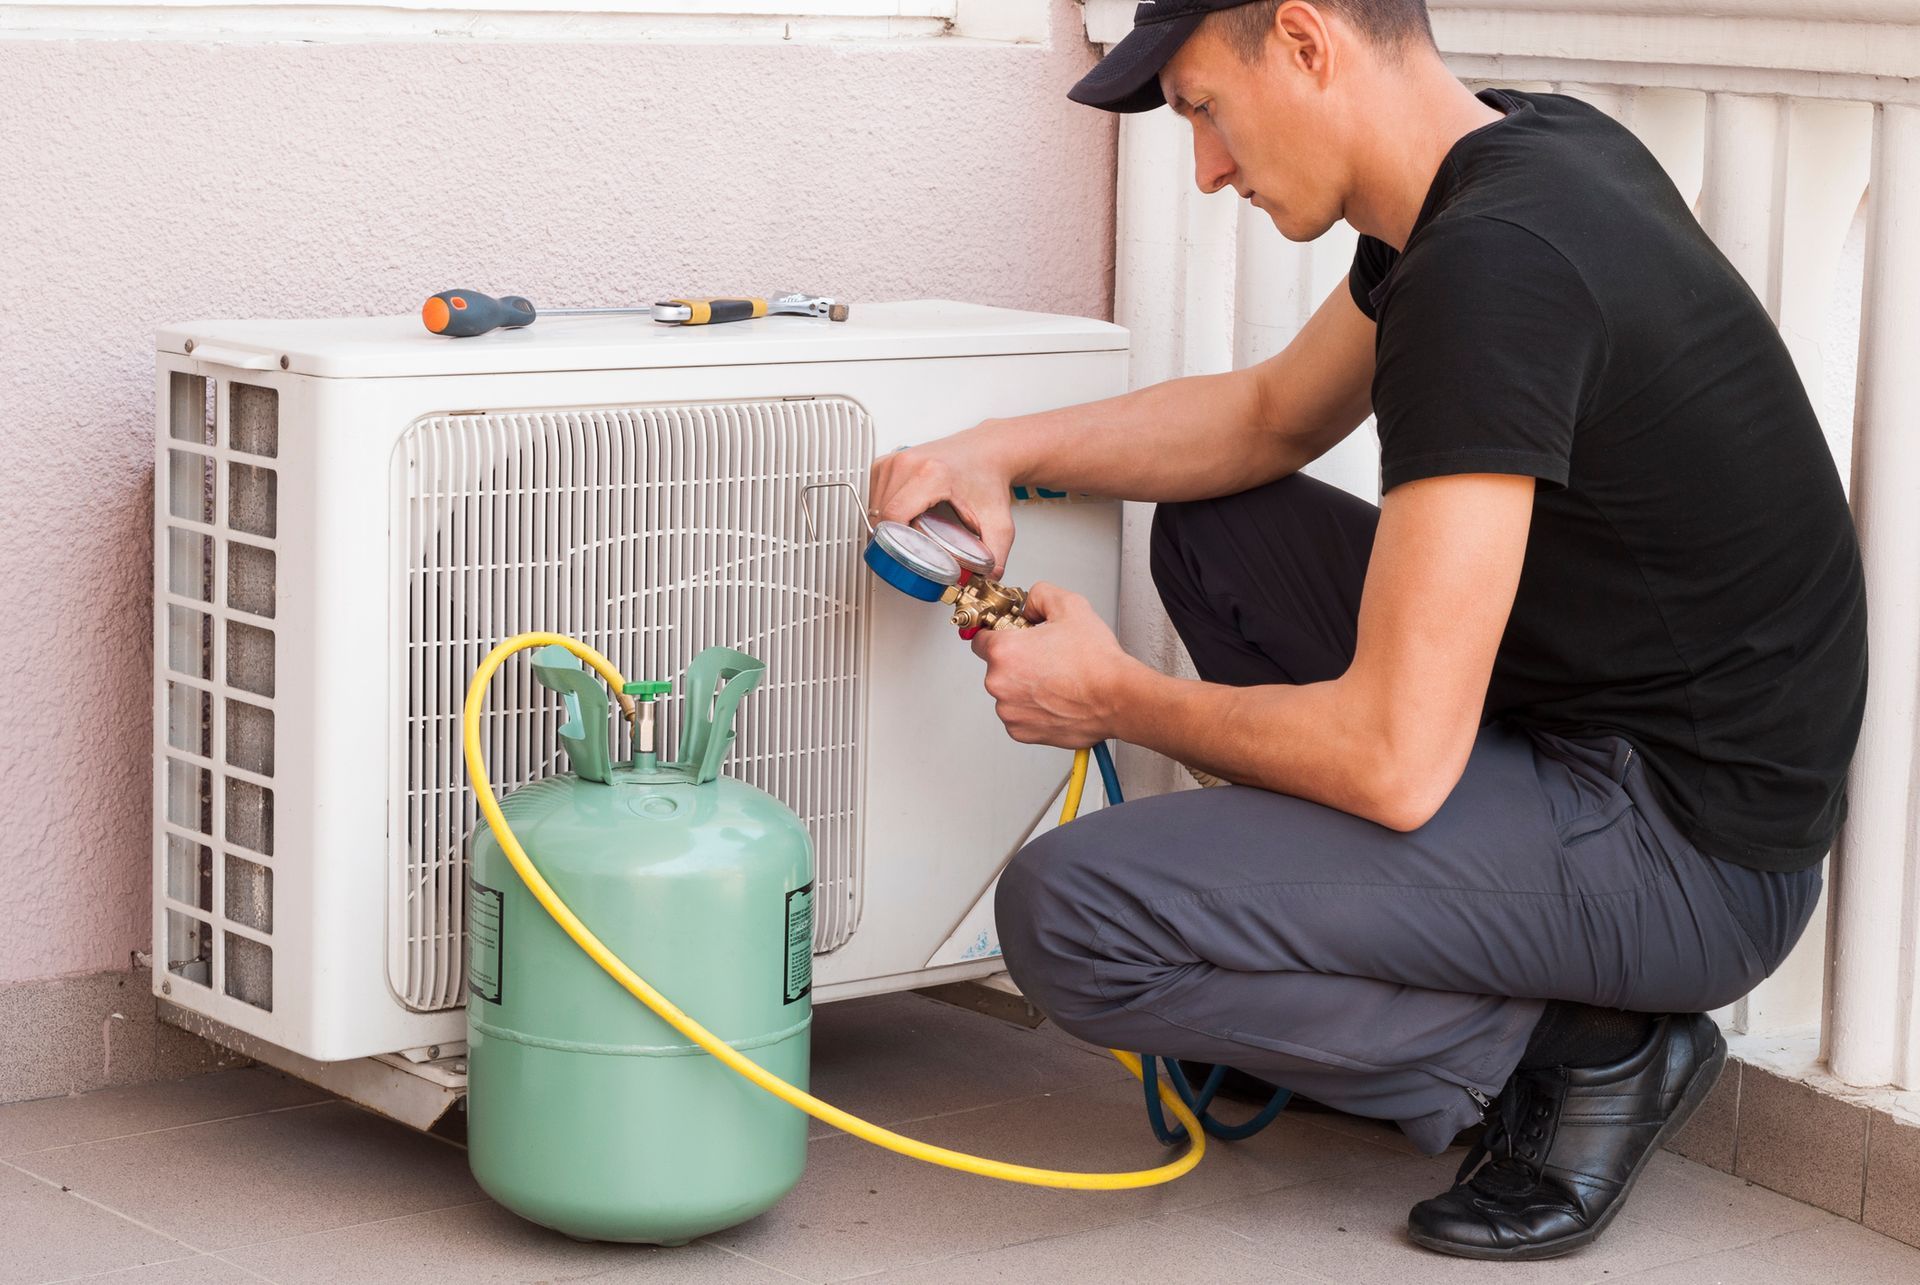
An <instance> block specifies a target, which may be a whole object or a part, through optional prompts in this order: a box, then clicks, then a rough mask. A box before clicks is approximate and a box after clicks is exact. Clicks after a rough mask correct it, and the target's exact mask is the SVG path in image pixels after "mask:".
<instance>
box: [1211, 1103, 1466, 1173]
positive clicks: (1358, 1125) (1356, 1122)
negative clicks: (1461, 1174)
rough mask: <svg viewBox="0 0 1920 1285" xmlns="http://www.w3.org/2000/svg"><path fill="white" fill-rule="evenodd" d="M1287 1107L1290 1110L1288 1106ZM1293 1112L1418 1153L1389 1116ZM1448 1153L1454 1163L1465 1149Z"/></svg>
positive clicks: (1335, 1129) (1354, 1135)
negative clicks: (1373, 1118) (1383, 1117)
mask: <svg viewBox="0 0 1920 1285" xmlns="http://www.w3.org/2000/svg"><path fill="white" fill-rule="evenodd" d="M1229 1109H1231V1108H1229ZM1288 1109H1289V1110H1292V1108H1291V1107H1289V1108H1288ZM1294 1114H1295V1116H1296V1118H1298V1119H1299V1120H1300V1121H1301V1123H1303V1124H1310V1125H1313V1126H1314V1127H1315V1128H1318V1129H1327V1130H1330V1131H1332V1132H1334V1133H1340V1134H1345V1135H1346V1136H1347V1137H1350V1138H1357V1139H1359V1140H1360V1141H1362V1142H1370V1143H1372V1144H1373V1145H1374V1146H1376V1147H1385V1148H1386V1149H1387V1150H1389V1151H1393V1152H1397V1153H1398V1154H1400V1155H1403V1156H1417V1155H1419V1154H1420V1152H1419V1151H1418V1150H1417V1149H1416V1148H1415V1147H1414V1145H1413V1143H1412V1142H1411V1141H1409V1140H1408V1138H1407V1135H1406V1134H1404V1133H1402V1132H1401V1131H1400V1126H1399V1125H1397V1124H1395V1123H1393V1121H1391V1120H1369V1119H1367V1118H1366V1117H1365V1116H1358V1115H1348V1114H1347V1113H1346V1112H1344V1111H1297V1112H1295V1113H1294ZM1236 1118H1237V1117H1236ZM1450 1154H1452V1155H1453V1156H1454V1157H1455V1159H1454V1163H1455V1164H1456V1165H1457V1164H1459V1163H1460V1161H1459V1157H1460V1156H1462V1155H1464V1154H1465V1150H1464V1148H1457V1149H1454V1150H1453V1151H1452V1152H1451V1153H1450Z"/></svg>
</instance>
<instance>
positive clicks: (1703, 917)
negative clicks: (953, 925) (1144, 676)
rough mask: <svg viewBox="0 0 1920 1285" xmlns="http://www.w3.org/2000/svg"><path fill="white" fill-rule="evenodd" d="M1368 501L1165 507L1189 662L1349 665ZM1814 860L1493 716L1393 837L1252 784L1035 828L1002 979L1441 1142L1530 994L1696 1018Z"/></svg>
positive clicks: (1162, 570) (1368, 530)
mask: <svg viewBox="0 0 1920 1285" xmlns="http://www.w3.org/2000/svg"><path fill="white" fill-rule="evenodd" d="M1377 516H1378V510H1376V509H1375V508H1374V507H1373V506H1372V505H1369V504H1366V503H1365V502H1363V501H1361V500H1358V499H1355V498H1354V497H1352V496H1349V495H1347V494H1346V493H1344V492H1341V491H1338V490H1336V489H1334V488H1332V487H1328V486H1326V485H1324V484H1322V483H1319V482H1317V481H1315V480H1313V479H1311V478H1307V477H1304V476H1295V477H1289V478H1286V479H1282V480H1281V481H1279V482H1275V483H1272V484H1269V485H1266V486H1262V487H1258V488H1255V489H1254V490H1251V491H1245V492H1242V493H1240V494H1238V495H1232V496H1226V497H1223V498H1220V499H1215V500H1205V501H1189V502H1183V503H1179V504H1163V505H1161V506H1160V507H1159V510H1158V512H1157V513H1156V515H1155V518H1154V526H1153V539H1152V567H1153V574H1154V580H1155V583H1156V585H1157V586H1158V588H1159V590H1160V594H1161V597H1162V600H1163V601H1164V602H1165V604H1166V607H1167V610H1168V613H1169V615H1170V616H1171V617H1172V619H1173V622H1174V625H1175V627H1176V628H1177V629H1178V630H1179V632H1180V635H1181V637H1182V639H1183V640H1184V641H1185V642H1186V644H1187V648H1188V650H1189V652H1190V653H1191V654H1192V656H1193V659H1194V663H1195V666H1196V667H1197V669H1198V670H1199V673H1200V676H1201V677H1202V678H1204V679H1206V680H1208V681H1211V682H1221V683H1228V684H1234V685H1242V686H1244V685H1249V684H1254V683H1309V682H1316V681H1321V680H1325V679H1331V678H1334V677H1336V676H1338V675H1339V674H1340V673H1341V672H1343V671H1344V670H1345V669H1346V667H1347V665H1348V663H1349V661H1350V660H1351V658H1352V655H1353V637H1354V621H1355V617H1356V615H1357V613H1358V609H1359V601H1360V585H1361V582H1362V580H1363V579H1364V577H1365V573H1366V564H1367V557H1368V554H1369V552H1370V551H1371V547H1372V539H1373V529H1374V523H1375V520H1376V518H1377ZM1819 890H1820V874H1819V870H1818V868H1817V867H1816V868H1814V869H1812V870H1807V871H1802V872H1798V873H1794V874H1771V873H1764V872H1760V871H1755V870H1749V869H1746V868H1744V867H1741V866H1736V865H1732V864H1730V863H1726V862H1722V861H1718V860H1715V859H1713V858H1710V857H1707V856H1704V855H1702V854H1701V853H1700V852H1699V851H1697V850H1696V849H1695V848H1694V847H1693V845H1692V844H1690V843H1689V842H1688V841H1687V840H1686V839H1684V838H1682V837H1681V835H1680V833H1679V831H1678V830H1677V829H1676V828H1675V827H1674V825H1673V823H1672V822H1671V821H1670V820H1669V819H1668V818H1667V816H1666V815H1665V814H1664V813H1663V812H1662V810H1661V807H1660V805H1659V803H1658V802H1657V801H1656V799H1655V798H1654V796H1653V794H1652V793H1651V791H1650V790H1649V788H1648V784H1647V777H1646V774H1645V771H1644V767H1643V764H1642V762H1641V760H1640V756H1639V755H1638V754H1637V753H1636V752H1635V750H1634V749H1633V747H1631V746H1630V745H1629V744H1628V743H1627V742H1626V741H1625V740H1623V739H1621V738H1619V737H1616V736H1596V737H1590V738H1581V739H1578V740H1574V739H1568V738H1563V737H1559V736H1553V735H1548V734H1544V733H1541V732H1528V731H1522V730H1520V729H1517V728H1515V727H1512V726H1509V725H1507V724H1504V723H1499V722H1494V723H1489V724H1488V725H1486V726H1485V727H1483V728H1481V730H1480V733H1479V735H1478V738H1477V739H1476V741H1475V743H1474V747H1473V753H1472V755H1471V757H1470V759H1469V761H1468V763H1467V767H1466V771H1465V773H1464V774H1463V775H1462V777H1461V779H1460V782H1459V784H1458V785H1457V786H1456V787H1455V788H1454V790H1453V793H1452V794H1451V795H1450V796H1449V797H1448V799H1447V801H1446V803H1445V804H1444V805H1442V807H1441V808H1440V810H1439V812H1438V813H1436V814H1435V815H1434V817H1433V818H1432V820H1430V821H1428V822H1427V824H1426V825H1424V826H1422V827H1420V828H1419V829H1418V830H1415V831H1412V832H1411V833H1401V832H1398V831H1394V830H1390V829H1387V828H1385V827H1383V826H1379V825H1375V824H1374V823H1372V822H1370V821H1365V820H1362V819H1360V818H1358V817H1355V816H1351V815H1349V814H1347V813H1344V812H1340V811H1338V810H1336V809H1333V808H1329V807H1324V806H1322V805H1320V804H1317V803H1309V802H1307V801H1305V800H1303V799H1297V798H1293V797H1291V796H1288V795H1284V794H1275V793H1272V792H1269V791H1266V790H1259V789H1253V788H1248V787H1243V786H1226V787H1223V788H1219V789H1208V790H1192V791H1184V792H1181V793H1176V794H1170V795H1162V796H1159V797H1155V798H1147V799H1137V800H1134V801H1132V802H1129V803H1127V804H1125V805H1124V806H1123V807H1119V808H1113V809H1102V810H1099V811H1096V812H1091V813H1088V814H1087V815H1085V816H1084V817H1082V818H1081V819H1080V820H1078V821H1076V822H1075V823H1073V824H1072V825H1068V826H1063V827H1061V828H1060V829H1058V830H1054V831H1051V832H1049V833H1047V834H1045V835H1043V836H1041V837H1040V838H1039V839H1037V840H1035V841H1034V842H1033V843H1031V844H1029V845H1027V847H1026V848H1025V849H1023V850H1022V851H1021V853H1020V854H1019V855H1018V856H1017V857H1016V858H1015V859H1014V861H1013V863H1012V864H1011V865H1010V866H1009V867H1008V869H1007V871H1006V873H1005V875H1004V876H1003V877H1002V878H1001V881H1000V889H999V894H998V899H997V902H996V913H997V916H998V923H999V930H1000V935H1001V941H1002V944H1003V947H1004V949H1005V953H1006V959H1007V966H1008V968H1009V969H1010V971H1011V972H1012V974H1013V977H1014V980H1015V981H1016V982H1017V983H1018V984H1019V985H1020V987H1021V989H1022V990H1023V991H1025V992H1026V994H1027V995H1028V997H1029V998H1031V999H1032V1000H1033V1001H1034V1002H1035V1003H1036V1004H1037V1005H1039V1007H1040V1008H1041V1009H1042V1010H1043V1011H1045V1012H1046V1013H1047V1014H1048V1016H1049V1017H1051V1018H1052V1019H1053V1020H1054V1021H1055V1022H1056V1023H1058V1024H1059V1025H1060V1026H1061V1027H1062V1028H1064V1029H1065V1030H1067V1031H1069V1032H1071V1033H1072V1034H1074V1035H1077V1036H1079V1037H1080V1038H1082V1039H1085V1040H1088V1041H1090V1042H1092V1043H1095V1044H1101V1045H1106V1046H1110V1047H1115V1048H1125V1049H1134V1050H1138V1051H1141V1052H1147V1053H1156V1054H1162V1055H1167V1056H1174V1057H1181V1058H1190V1059H1194V1060H1198V1061H1204V1062H1224V1063H1227V1064H1229V1065H1232V1066H1236V1067H1239V1068H1241V1069H1243V1070H1246V1071H1249V1072H1252V1073H1253V1074H1255V1075H1259V1076H1261V1077H1263V1078H1265V1079H1268V1080H1271V1081H1274V1082H1275V1083H1278V1084H1281V1085H1284V1086H1286V1087H1288V1088H1291V1089H1294V1090H1296V1091H1298V1092H1300V1093H1303V1094H1305V1095H1307V1096H1308V1097H1311V1098H1314V1099H1316V1100H1318V1101H1320V1102H1323V1103H1326V1104H1327V1105H1329V1106H1334V1107H1338V1108H1341V1109H1343V1110H1347V1111H1351V1112H1353V1113H1355V1114H1359V1115H1366V1116H1375V1117H1379V1118H1382V1119H1389V1120H1395V1121H1397V1122H1398V1123H1399V1124H1400V1126H1401V1128H1402V1129H1403V1130H1405V1132H1406V1133H1407V1135H1408V1136H1409V1137H1410V1138H1411V1139H1412V1140H1413V1142H1414V1143H1415V1144H1416V1145H1417V1146H1419V1147H1420V1148H1421V1149H1422V1150H1424V1151H1426V1152H1429V1153H1434V1152H1438V1151H1440V1150H1442V1149H1444V1148H1445V1147H1446V1145H1447V1144H1448V1142H1450V1141H1451V1140H1452V1138H1453V1137H1454V1135H1455V1134H1456V1133H1457V1132H1458V1131H1459V1130H1461V1129H1462V1128H1465V1127H1467V1126H1468V1125H1470V1124H1472V1123H1473V1122H1474V1121H1476V1120H1477V1119H1478V1118H1479V1115H1480V1109H1479V1105H1478V1104H1477V1103H1476V1102H1475V1101H1474V1100H1473V1098H1472V1096H1471V1095H1470V1094H1469V1093H1468V1092H1467V1090H1468V1089H1472V1090H1475V1091H1477V1092H1479V1093H1481V1094H1484V1095H1487V1096H1492V1095H1493V1094H1495V1093H1497V1092H1498V1091H1499V1089H1500V1088H1501V1086H1502V1085H1503V1084H1504V1083H1505V1081H1506V1079H1507V1077H1508V1075H1510V1074H1511V1073H1512V1071H1513V1068H1514V1066H1515V1065H1516V1063H1517V1062H1518V1061H1519V1058H1520V1054H1521V1051H1522V1050H1523V1049H1524V1048H1525V1046H1526V1043H1527V1038H1528V1036H1529V1035H1530V1034H1531V1033H1532V1030H1533V1027H1534V1024H1535V1023H1536V1022H1537V1021H1538V1019H1539V1016H1540V1012H1541V1009H1542V1007H1543V1002H1544V1001H1546V1000H1550V999H1560V1000H1573V1001H1578V1002H1580V1003H1585V1004H1597V1005H1602V1006H1606V1007H1610V1008H1626V1009H1634V1010H1639V1011H1646V1012H1703V1011H1706V1010H1708V1009H1712V1008H1717V1007H1719V1006H1720V1005H1723V1004H1727V1003H1730V1002H1732V1001H1733V1000H1735V999H1737V998H1738V997H1740V996H1741V995H1743V994H1745V993H1746V992H1747V991H1748V990H1749V989H1751V988H1752V987H1753V985H1754V984H1755V983H1756V982H1758V981H1759V980H1760V979H1761V978H1762V977H1764V976H1766V975H1767V974H1768V973H1770V972H1772V971H1773V969H1774V968H1776V967H1777V966H1778V965H1779V963H1780V961H1781V960H1782V959H1783V958H1784V957H1785V956H1786V953H1787V951H1788V950H1789V949H1790V948H1791V947H1792V945H1793V942H1794V941H1795V940H1796V939H1797V938H1798V937H1799V935H1800V932H1801V930H1802V929H1803V928H1804V927H1805V926H1806V922H1807V919H1808V917H1809V915H1811V913H1812V910H1813V905H1814V902H1815V900H1816V898H1817V897H1818V895H1819Z"/></svg>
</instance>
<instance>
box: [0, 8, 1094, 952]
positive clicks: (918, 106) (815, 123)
mask: <svg viewBox="0 0 1920 1285" xmlns="http://www.w3.org/2000/svg"><path fill="white" fill-rule="evenodd" d="M1053 7H1054V25H1053V36H1052V41H1051V45H1050V47H1048V48H1039V47H1014V46H1000V47H994V46H965V45H961V44H959V43H957V42H956V43H954V44H951V45H940V44H917V45H913V46H902V47H898V48H891V49H889V48H887V47H885V46H883V45H880V44H877V43H853V44H842V45H833V46H829V45H821V44H815V45H804V44H795V45H781V46H747V45H741V46H727V45H704V46H683V47H663V46H647V45H636V44H611V43H609V44H600V45H577V44H576V45H567V44H484V43H460V42H455V41H446V42H434V43H408V44H359V45H347V44H310V45H296V44H252V45H218V44H184V43H157V42H142V41H124V42H121V41H83V42H60V41H14V42H0V84H4V85H6V86H7V97H8V101H9V102H10V103H11V104H13V105H14V107H15V108H16V110H12V111H9V112H7V113H5V114H3V115H0V261H4V263H5V264H6V269H5V279H6V290H5V293H6V295H7V296H8V297H7V298H5V299H4V301H3V302H0V434H4V440H3V442H0V450H3V451H4V456H3V457H0V458H4V466H0V603H4V604H5V606H6V615H7V616H8V617H9V619H8V622H7V623H8V625H9V627H10V629H11V632H12V634H13V636H14V639H15V641H14V643H13V646H12V648H11V662H12V663H11V664H10V665H9V666H8V669H9V671H10V672H9V673H8V674H7V678H6V681H7V683H8V687H9V690H8V692H7V695H6V697H5V699H4V700H0V870H3V871H4V872H5V876H6V879H7V885H8V891H7V901H8V903H9V904H8V906H7V910H6V931H5V932H0V982H7V981H18V980H27V979H33V978H41V977H51V976H56V975H61V974H67V973H74V972H82V971H88V970H94V969H105V968H114V967H125V966H126V964H127V959H128V952H129V951H131V950H134V949H145V948H146V947H147V945H148V939H149V933H148V928H147V896H148V893H147V880H148V856H147V853H148V844H149V837H148V834H149V832H148V821H147V811H148V797H149V795H148V789H149V770H150V769H149V763H150V754H149V745H150V741H149V736H150V731H149V727H150V721H149V714H148V700H149V697H148V684H149V677H148V666H149V664H150V644H149V623H148V621H149V611H150V608H151V602H150V593H149V589H148V585H149V581H150V574H151V573H150V557H151V553H150V544H151V536H150V533H149V530H150V529H149V522H150V518H149V512H150V510H149V505H150V503H151V490H152V468H151V465H150V463H149V459H150V450H151V434H152V421H153V405H152V379H153V360H152V358H153V330H154V327H155V326H157V325H159V324H161V323H164V322H169V321H177V320H185V319H191V318H195V317H226V316H262V317H283V316H310V315H325V314H345V313H396V312H406V311H412V310H413V309H415V308H417V307H418V306H419V304H420V301H421V300H422V299H423V298H425V296H426V295H428V294H430V293H432V292H433V291H435V290H439V289H444V288H447V287H450V286H456V285H461V286H470V287H473V288H477V289H482V290H488V291H491V292H495V293H516V292H517V293H524V294H527V295H529V296H530V297H532V298H533V300H534V301H535V303H537V304H546V305H548V306H553V307H560V306H567V305H583V304H592V303H613V302H624V301H631V300H641V301H649V300H651V299H652V298H654V297H655V296H657V295H659V294H661V293H663V292H666V291H678V292H701V293H724V292H729V291H732V292H745V291H749V290H753V291H759V292H766V291H771V290H776V289H786V288H803V289H808V290H814V291H819V292H822V293H832V294H835V295H837V296H840V297H843V298H849V299H852V300H855V301H858V300H861V299H887V298H915V297H946V298H961V299H971V300H976V301H979V302H982V303H993V304H1005V305H1011V306H1016V307H1026V308H1036V309H1045V310H1049V311H1059V312H1073V313H1082V314H1087V315H1092V316H1099V317H1105V316H1107V315H1109V312H1110V307H1109V305H1110V299H1111V293H1112V290H1111V285H1112V246H1113V229H1112V209H1113V172H1114V131H1113V128H1112V123H1111V120H1110V119H1109V118H1106V117H1103V116H1102V115H1100V114H1099V113H1096V112H1092V111H1090V110H1087V109H1085V108H1080V107H1076V106H1074V105H1073V104H1070V103H1068V102H1067V101H1066V99H1065V97H1064V96H1063V95H1064V94H1065V91H1066V89H1067V87H1068V85H1069V84H1071V83H1072V81H1073V80H1074V78H1075V77H1077V76H1078V75H1079V74H1080V73H1081V71H1083V70H1084V69H1085V68H1086V67H1087V66H1088V65H1090V63H1091V61H1092V57H1091V51H1090V49H1089V47H1088V46H1087V45H1086V43H1085V40H1084V37H1083V35H1082V32H1081V28H1080V20H1079V9H1078V7H1077V6H1076V5H1075V4H1073V3H1071V0H1053ZM23 107H24V108H25V110H19V109H20V108H23Z"/></svg>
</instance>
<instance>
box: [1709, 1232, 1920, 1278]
mask: <svg viewBox="0 0 1920 1285" xmlns="http://www.w3.org/2000/svg"><path fill="white" fill-rule="evenodd" d="M1744 1252H1746V1253H1748V1254H1752V1255H1753V1256H1754V1257H1756V1258H1763V1259H1765V1260H1766V1261H1768V1262H1770V1263H1777V1264H1779V1265H1780V1266H1782V1267H1790V1268H1793V1269H1795V1270H1796V1271H1800V1272H1803V1273H1805V1274H1806V1279H1808V1280H1810V1281H1812V1280H1818V1281H1822V1282H1827V1281H1844V1282H1846V1285H1913V1283H1914V1282H1915V1281H1920V1249H1915V1248H1914V1247H1913V1246H1912V1245H1907V1244H1902V1243H1901V1242H1900V1241H1897V1240H1894V1239H1892V1238H1891V1237H1888V1236H1882V1235H1881V1234H1880V1233H1879V1232H1875V1231H1868V1230H1867V1229H1866V1228H1865V1227H1862V1226H1860V1225H1859V1224H1858V1223H1850V1222H1847V1221H1846V1220H1845V1219H1842V1218H1836V1219H1834V1220H1833V1221H1832V1222H1830V1223H1825V1224H1823V1225H1821V1226H1819V1227H1815V1228H1813V1229H1811V1230H1809V1231H1796V1232H1789V1233H1787V1234H1786V1235H1784V1236H1776V1237H1774V1238H1773V1239H1772V1240H1762V1241H1756V1242H1755V1243H1753V1244H1751V1245H1748V1246H1746V1247H1745V1251H1744Z"/></svg>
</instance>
